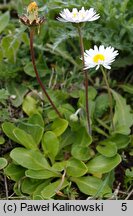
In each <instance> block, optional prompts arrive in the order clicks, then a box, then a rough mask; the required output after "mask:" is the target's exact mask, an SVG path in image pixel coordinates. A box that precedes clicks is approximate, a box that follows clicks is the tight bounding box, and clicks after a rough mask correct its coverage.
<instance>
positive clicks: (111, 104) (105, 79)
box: [101, 67, 114, 131]
mask: <svg viewBox="0 0 133 216" xmlns="http://www.w3.org/2000/svg"><path fill="white" fill-rule="evenodd" d="M101 71H102V74H103V78H104V81H105V84H106V86H107V91H108V95H109V103H110V119H111V124H112V129H113V131H114V124H113V102H112V95H111V91H110V87H109V82H108V79H107V76H106V73H105V71H104V69H103V67H101Z"/></svg>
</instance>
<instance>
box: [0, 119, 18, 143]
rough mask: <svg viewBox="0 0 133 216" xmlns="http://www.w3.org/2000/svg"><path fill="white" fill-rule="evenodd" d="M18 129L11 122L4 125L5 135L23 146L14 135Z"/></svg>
mask: <svg viewBox="0 0 133 216" xmlns="http://www.w3.org/2000/svg"><path fill="white" fill-rule="evenodd" d="M16 128H17V127H16V126H15V125H14V124H13V123H10V122H4V123H3V124H2V129H3V131H4V133H5V134H6V135H7V136H8V137H9V138H10V139H11V140H13V141H14V142H16V143H19V144H21V142H19V140H18V139H17V138H16V136H15V135H14V133H13V131H14V129H16Z"/></svg>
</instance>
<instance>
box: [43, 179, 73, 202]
mask: <svg viewBox="0 0 133 216" xmlns="http://www.w3.org/2000/svg"><path fill="white" fill-rule="evenodd" d="M68 184H69V182H67V181H66V180H65V181H64V182H63V184H62V185H61V180H57V181H56V182H53V183H51V184H49V185H48V186H46V187H45V188H44V189H43V190H42V192H41V194H42V196H43V198H44V199H49V198H51V197H53V196H54V195H55V194H56V192H58V190H62V189H63V188H65V187H66V186H67V185H68ZM60 186H61V187H60Z"/></svg>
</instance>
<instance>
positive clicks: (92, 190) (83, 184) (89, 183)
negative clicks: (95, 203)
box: [72, 176, 111, 197]
mask: <svg viewBox="0 0 133 216" xmlns="http://www.w3.org/2000/svg"><path fill="white" fill-rule="evenodd" d="M72 181H74V182H75V183H76V184H77V186H78V188H79V190H80V191H81V192H82V193H84V194H87V195H91V196H95V194H96V193H97V191H98V190H99V188H100V187H101V185H102V180H101V179H99V178H96V177H93V176H85V177H80V178H72ZM109 194H111V189H110V187H109V186H108V185H106V186H104V188H103V189H102V191H101V192H100V193H99V196H101V197H103V196H108V195H109Z"/></svg>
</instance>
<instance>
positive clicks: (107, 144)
mask: <svg viewBox="0 0 133 216" xmlns="http://www.w3.org/2000/svg"><path fill="white" fill-rule="evenodd" d="M96 149H97V151H98V152H99V153H101V154H102V155H104V156H106V157H113V156H115V155H116V154H117V146H116V144H115V143H114V142H111V141H108V140H104V141H102V142H100V143H99V145H98V146H97V147H96Z"/></svg>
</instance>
